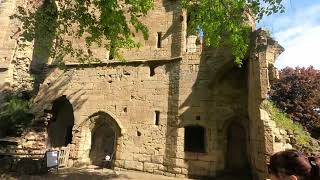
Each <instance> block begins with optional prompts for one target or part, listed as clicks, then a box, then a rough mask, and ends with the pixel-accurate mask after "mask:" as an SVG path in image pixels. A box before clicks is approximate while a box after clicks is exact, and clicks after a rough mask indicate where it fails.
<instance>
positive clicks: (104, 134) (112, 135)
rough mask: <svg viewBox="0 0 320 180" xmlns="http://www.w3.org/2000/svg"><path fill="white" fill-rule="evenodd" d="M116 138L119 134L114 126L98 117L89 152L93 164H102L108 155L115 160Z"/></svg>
mask: <svg viewBox="0 0 320 180" xmlns="http://www.w3.org/2000/svg"><path fill="white" fill-rule="evenodd" d="M116 139H117V134H116V132H115V131H114V129H113V128H112V126H111V125H110V124H108V122H107V121H106V120H104V119H97V120H96V123H95V125H94V127H93V129H92V132H91V150H90V154H89V156H90V159H91V162H92V164H93V165H96V166H101V165H102V164H103V160H104V159H105V157H106V156H109V157H110V158H112V160H114V155H115V149H116ZM111 163H112V162H111ZM110 165H111V164H110Z"/></svg>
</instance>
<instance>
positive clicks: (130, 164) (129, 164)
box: [124, 160, 143, 171]
mask: <svg viewBox="0 0 320 180" xmlns="http://www.w3.org/2000/svg"><path fill="white" fill-rule="evenodd" d="M124 168H125V169H131V170H138V171H142V170H143V163H142V162H138V161H127V160H125V161H124Z"/></svg>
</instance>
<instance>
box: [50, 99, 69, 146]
mask: <svg viewBox="0 0 320 180" xmlns="http://www.w3.org/2000/svg"><path fill="white" fill-rule="evenodd" d="M73 125H74V114H73V107H72V104H71V103H70V102H69V100H68V99H67V98H66V96H61V97H60V98H58V99H56V100H55V101H54V102H53V106H52V119H51V121H50V122H49V124H48V136H49V146H50V147H62V146H67V145H68V144H71V142H72V128H73Z"/></svg>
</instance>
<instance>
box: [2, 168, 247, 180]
mask: <svg viewBox="0 0 320 180" xmlns="http://www.w3.org/2000/svg"><path fill="white" fill-rule="evenodd" d="M61 179H63V180H172V179H176V180H186V178H176V177H167V176H161V175H154V174H149V173H142V172H135V171H113V170H110V169H95V168H86V169H75V168H68V169H62V170H59V172H58V173H56V172H51V173H49V174H45V175H37V176H30V175H22V176H16V175H12V174H11V175H8V174H1V175H0V180H61ZM250 179H251V178H239V177H237V178H232V177H221V178H209V179H206V180H250ZM194 180H196V179H194Z"/></svg>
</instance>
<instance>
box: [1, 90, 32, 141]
mask: <svg viewBox="0 0 320 180" xmlns="http://www.w3.org/2000/svg"><path fill="white" fill-rule="evenodd" d="M25 96H26V95H25V93H22V95H21V94H19V95H17V94H8V95H7V96H6V98H5V102H4V103H2V104H1V105H0V137H1V136H18V135H20V134H21V133H22V131H23V130H24V129H25V128H26V127H28V126H29V125H30V123H31V122H32V120H33V118H34V115H33V114H32V113H31V110H30V107H31V104H30V102H29V100H28V99H29V97H25Z"/></svg>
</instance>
